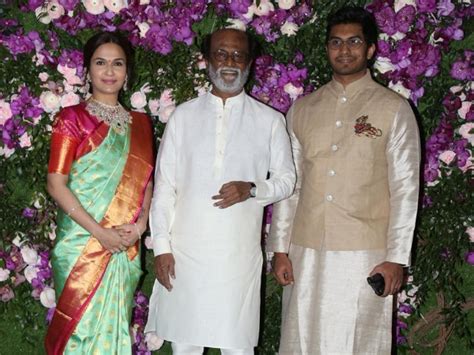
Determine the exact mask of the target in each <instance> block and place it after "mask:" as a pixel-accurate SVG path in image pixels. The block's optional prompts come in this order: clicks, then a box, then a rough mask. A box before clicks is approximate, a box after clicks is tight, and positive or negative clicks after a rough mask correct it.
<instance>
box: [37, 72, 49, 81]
mask: <svg viewBox="0 0 474 355" xmlns="http://www.w3.org/2000/svg"><path fill="white" fill-rule="evenodd" d="M38 78H39V79H40V80H41V81H42V82H43V83H45V82H46V80H48V78H49V75H48V73H46V72H42V73H39V74H38Z"/></svg>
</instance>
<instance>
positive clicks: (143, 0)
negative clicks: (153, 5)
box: [140, 0, 150, 5]
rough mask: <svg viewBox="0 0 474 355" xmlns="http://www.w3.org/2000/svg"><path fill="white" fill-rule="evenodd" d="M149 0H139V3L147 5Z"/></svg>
mask: <svg viewBox="0 0 474 355" xmlns="http://www.w3.org/2000/svg"><path fill="white" fill-rule="evenodd" d="M149 3H150V0H140V5H148V4H149Z"/></svg>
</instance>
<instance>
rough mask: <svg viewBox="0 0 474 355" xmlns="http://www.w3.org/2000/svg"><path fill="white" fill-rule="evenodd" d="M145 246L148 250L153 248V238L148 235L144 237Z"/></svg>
mask: <svg viewBox="0 0 474 355" xmlns="http://www.w3.org/2000/svg"><path fill="white" fill-rule="evenodd" d="M145 247H146V248H147V249H148V250H152V249H153V240H152V239H151V237H150V236H148V237H146V238H145Z"/></svg>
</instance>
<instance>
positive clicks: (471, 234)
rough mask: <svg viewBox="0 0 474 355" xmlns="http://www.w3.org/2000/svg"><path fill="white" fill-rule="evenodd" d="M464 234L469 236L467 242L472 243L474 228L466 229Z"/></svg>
mask: <svg viewBox="0 0 474 355" xmlns="http://www.w3.org/2000/svg"><path fill="white" fill-rule="evenodd" d="M466 233H467V234H468V235H469V240H470V242H471V243H474V227H467V229H466Z"/></svg>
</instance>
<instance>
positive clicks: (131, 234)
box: [114, 224, 143, 247]
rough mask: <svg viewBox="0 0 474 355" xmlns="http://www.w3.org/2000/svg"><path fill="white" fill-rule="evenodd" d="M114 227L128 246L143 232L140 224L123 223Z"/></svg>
mask: <svg viewBox="0 0 474 355" xmlns="http://www.w3.org/2000/svg"><path fill="white" fill-rule="evenodd" d="M114 229H115V230H116V231H118V233H119V235H120V237H121V238H122V239H123V240H124V241H125V243H126V244H127V246H128V247H131V246H132V245H134V244H135V243H136V242H137V240H138V239H140V237H141V235H142V234H143V232H142V230H141V229H140V227H139V225H138V224H121V225H120V226H115V227H114Z"/></svg>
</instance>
